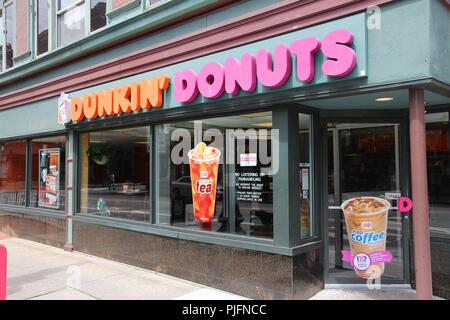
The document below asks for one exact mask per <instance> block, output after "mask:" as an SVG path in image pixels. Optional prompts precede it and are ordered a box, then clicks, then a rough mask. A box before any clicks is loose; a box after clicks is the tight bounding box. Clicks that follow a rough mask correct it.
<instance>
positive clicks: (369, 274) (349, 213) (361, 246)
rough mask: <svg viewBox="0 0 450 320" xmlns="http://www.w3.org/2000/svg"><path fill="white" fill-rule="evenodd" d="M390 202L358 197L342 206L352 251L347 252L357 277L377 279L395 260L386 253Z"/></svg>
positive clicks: (388, 252) (344, 257)
mask: <svg viewBox="0 0 450 320" xmlns="http://www.w3.org/2000/svg"><path fill="white" fill-rule="evenodd" d="M390 208H391V204H390V203H389V201H387V200H385V199H382V198H377V197H357V198H352V199H349V200H347V201H345V202H344V203H343V204H342V205H341V209H342V211H343V212H344V216H345V223H346V226H347V235H348V239H349V243H350V249H351V251H345V250H344V251H343V252H342V253H343V260H344V261H346V262H349V263H350V264H351V265H352V267H353V269H354V270H355V272H356V275H357V276H358V277H360V278H363V279H377V278H380V277H381V276H382V275H383V273H384V268H385V263H390V262H391V261H392V253H391V252H390V251H386V239H387V223H388V212H389V209H390Z"/></svg>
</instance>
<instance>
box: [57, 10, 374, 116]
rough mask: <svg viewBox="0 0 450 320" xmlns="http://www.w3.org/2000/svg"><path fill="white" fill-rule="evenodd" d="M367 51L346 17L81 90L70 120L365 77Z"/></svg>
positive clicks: (357, 21)
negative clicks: (94, 88)
mask: <svg viewBox="0 0 450 320" xmlns="http://www.w3.org/2000/svg"><path fill="white" fill-rule="evenodd" d="M366 46H367V39H366V30H365V17H364V14H360V15H355V16H352V17H346V18H342V19H340V20H335V21H331V22H328V23H325V24H322V25H320V26H314V27H311V28H306V29H302V30H296V31H293V32H290V33H286V34H282V35H280V36H276V37H273V38H269V39H265V40H261V41H257V42H253V43H249V44H246V45H244V46H240V47H236V48H232V49H228V50H225V51H221V52H217V53H213V54H210V55H208V56H204V57H199V58H195V59H192V60H189V61H185V62H180V63H176V64H172V65H169V66H167V67H164V68H162V69H157V70H152V71H150V72H148V73H145V74H138V75H135V76H131V77H128V78H126V79H120V80H116V81H113V82H111V83H110V84H109V85H108V86H107V87H105V86H104V85H101V86H98V87H97V88H99V89H97V90H92V91H87V90H80V91H79V92H78V93H77V92H75V93H72V94H70V98H71V103H70V105H71V108H70V109H71V110H70V112H69V114H70V120H71V121H74V122H81V121H83V120H94V119H96V118H105V117H111V116H118V115H122V114H132V113H140V112H146V111H151V110H153V109H159V108H162V107H164V108H166V109H169V108H176V107H182V106H185V105H187V104H194V103H195V104H199V103H203V102H210V101H211V100H224V99H232V98H233V97H235V96H243V95H246V96H247V95H255V94H260V93H269V92H275V91H281V90H288V89H300V88H302V87H304V86H311V85H316V84H325V83H329V82H334V81H336V80H340V79H354V78H358V77H365V76H366V64H367V52H366ZM296 94H297V95H301V92H297V93H296ZM62 111H64V110H63V109H62ZM66 111H67V110H66ZM60 118H63V117H62V116H61V117H60Z"/></svg>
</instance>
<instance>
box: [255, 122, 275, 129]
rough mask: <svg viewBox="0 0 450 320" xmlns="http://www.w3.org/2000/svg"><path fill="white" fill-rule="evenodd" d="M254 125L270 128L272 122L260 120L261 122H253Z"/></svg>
mask: <svg viewBox="0 0 450 320" xmlns="http://www.w3.org/2000/svg"><path fill="white" fill-rule="evenodd" d="M253 125H254V126H256V127H268V128H271V127H272V122H261V123H255V124H253Z"/></svg>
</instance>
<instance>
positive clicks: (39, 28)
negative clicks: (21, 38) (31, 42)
mask: <svg viewBox="0 0 450 320" xmlns="http://www.w3.org/2000/svg"><path fill="white" fill-rule="evenodd" d="M48 13H49V7H48V0H37V1H36V32H37V35H36V55H40V54H43V53H45V52H47V51H48V47H49V42H48V41H49V36H48V31H49V24H48V16H49V15H48Z"/></svg>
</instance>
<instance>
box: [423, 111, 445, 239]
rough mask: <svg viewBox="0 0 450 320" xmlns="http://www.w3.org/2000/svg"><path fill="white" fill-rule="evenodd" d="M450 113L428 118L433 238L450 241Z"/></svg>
mask: <svg viewBox="0 0 450 320" xmlns="http://www.w3.org/2000/svg"><path fill="white" fill-rule="evenodd" d="M449 132H450V123H449V113H448V112H441V113H432V114H427V115H426V133H427V166H428V200H429V203H430V218H431V219H430V233H431V237H435V238H446V239H450V148H449V146H450V141H449V139H450V134H449Z"/></svg>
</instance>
